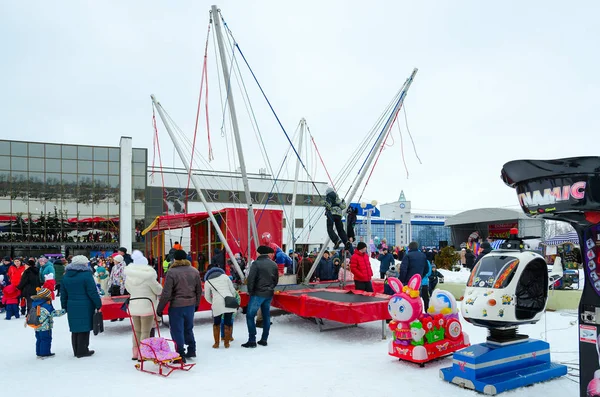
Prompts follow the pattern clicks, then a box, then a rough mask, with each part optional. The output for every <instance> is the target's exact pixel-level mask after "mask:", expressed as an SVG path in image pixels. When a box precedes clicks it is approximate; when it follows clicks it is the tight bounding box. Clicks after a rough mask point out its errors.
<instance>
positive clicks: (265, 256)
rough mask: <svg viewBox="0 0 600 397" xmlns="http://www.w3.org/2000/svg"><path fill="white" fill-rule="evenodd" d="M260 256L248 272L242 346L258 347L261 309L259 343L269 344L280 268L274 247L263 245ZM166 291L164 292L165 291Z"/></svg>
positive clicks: (259, 252)
mask: <svg viewBox="0 0 600 397" xmlns="http://www.w3.org/2000/svg"><path fill="white" fill-rule="evenodd" d="M257 252H258V255H259V256H258V258H256V260H255V261H254V263H252V265H251V266H250V273H249V274H248V279H247V280H248V295H250V302H248V311H247V313H246V324H247V325H248V342H246V343H244V344H242V347H250V348H253V347H256V322H255V317H256V314H257V313H258V310H259V309H260V310H261V312H262V315H263V331H262V336H261V338H260V341H258V344H259V345H261V346H267V339H268V338H269V330H270V328H271V314H270V310H271V300H272V299H273V295H274V294H275V287H276V286H277V283H278V282H279V269H278V268H277V264H276V263H275V262H274V261H273V258H274V257H275V251H274V250H273V248H271V247H268V246H265V245H261V246H260V247H258V249H257ZM163 293H164V292H163Z"/></svg>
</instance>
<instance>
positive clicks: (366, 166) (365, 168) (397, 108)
mask: <svg viewBox="0 0 600 397" xmlns="http://www.w3.org/2000/svg"><path fill="white" fill-rule="evenodd" d="M417 71H418V69H417V68H415V69H413V71H412V73H411V75H410V77H409V78H408V79H406V81H405V82H404V85H403V86H402V88H401V89H400V93H399V98H398V101H397V102H396V106H394V110H393V111H392V112H391V114H390V116H389V118H388V120H387V121H386V123H385V125H384V127H383V129H382V131H381V133H380V134H379V137H378V138H377V141H376V142H375V145H374V146H373V150H371V153H370V154H369V157H367V160H366V161H365V163H364V164H363V166H362V172H361V173H360V174H359V175H358V178H357V179H356V182H355V183H354V185H353V187H352V190H351V191H350V192H349V193H348V204H350V203H351V202H352V199H354V196H355V195H356V192H357V191H358V189H359V188H360V185H361V184H362V181H363V180H364V179H365V176H366V174H367V172H368V171H369V170H370V169H371V165H372V164H373V161H374V160H375V157H376V156H377V153H379V149H380V148H381V146H382V145H383V143H384V141H385V137H386V136H387V134H388V132H389V130H390V128H392V124H393V123H394V120H395V119H396V118H395V116H396V114H397V113H398V112H399V111H400V109H401V108H402V104H403V103H404V98H406V93H407V92H408V89H409V88H410V85H411V84H412V82H413V80H414V78H415V75H416V74H417ZM330 242H331V239H330V238H329V237H327V239H325V244H323V246H322V247H321V251H319V255H317V258H316V259H315V262H314V263H313V265H312V267H311V268H310V271H309V272H308V274H307V277H306V279H305V280H304V282H305V283H306V284H308V281H306V280H310V278H311V277H312V275H313V273H314V272H315V270H316V269H317V265H318V264H319V261H320V260H321V258H322V257H323V253H324V252H325V250H326V249H327V245H328V244H329V243H330Z"/></svg>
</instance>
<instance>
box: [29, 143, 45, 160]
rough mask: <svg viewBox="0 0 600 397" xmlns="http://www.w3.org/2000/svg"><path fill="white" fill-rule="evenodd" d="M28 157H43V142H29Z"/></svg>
mask: <svg viewBox="0 0 600 397" xmlns="http://www.w3.org/2000/svg"><path fill="white" fill-rule="evenodd" d="M29 157H44V144H43V143H30V144H29Z"/></svg>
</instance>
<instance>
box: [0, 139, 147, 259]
mask: <svg viewBox="0 0 600 397" xmlns="http://www.w3.org/2000/svg"><path fill="white" fill-rule="evenodd" d="M126 139H129V142H130V141H131V139H130V138H126ZM122 142H123V140H122ZM123 154H124V153H121V147H110V146H86V145H66V144H58V143H42V142H22V141H9V140H0V252H1V253H3V254H4V255H10V256H13V257H14V256H15V255H38V254H47V253H48V254H49V253H54V254H63V255H65V254H77V253H86V254H89V253H90V252H94V251H105V250H112V249H114V248H117V247H118V246H119V240H120V238H119V233H120V228H119V224H120V217H121V213H120V212H121V211H120V209H119V206H120V203H121V189H122V186H127V187H128V188H130V189H131V190H132V191H131V196H132V197H133V199H132V203H131V210H130V211H129V212H130V214H131V218H132V219H131V224H133V225H140V226H143V222H144V217H145V203H144V201H145V190H146V169H147V150H146V149H143V148H133V149H132V150H131V153H129V156H127V158H130V159H131V164H130V166H129V167H127V168H129V170H131V172H130V173H129V174H128V175H126V174H124V173H123V172H122V164H121V158H122V155H123ZM127 176H129V178H127ZM122 178H127V179H126V180H125V183H124V182H123V181H122ZM130 233H131V238H132V240H134V241H135V231H134V229H133V228H132V229H131V230H130ZM111 252H112V251H111Z"/></svg>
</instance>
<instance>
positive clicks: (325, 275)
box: [317, 251, 337, 281]
mask: <svg viewBox="0 0 600 397" xmlns="http://www.w3.org/2000/svg"><path fill="white" fill-rule="evenodd" d="M317 278H318V279H319V281H330V280H336V279H337V274H336V273H335V266H334V265H333V261H332V260H331V258H329V251H325V252H324V253H323V257H322V258H321V261H320V262H319V265H318V266H317Z"/></svg>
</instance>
